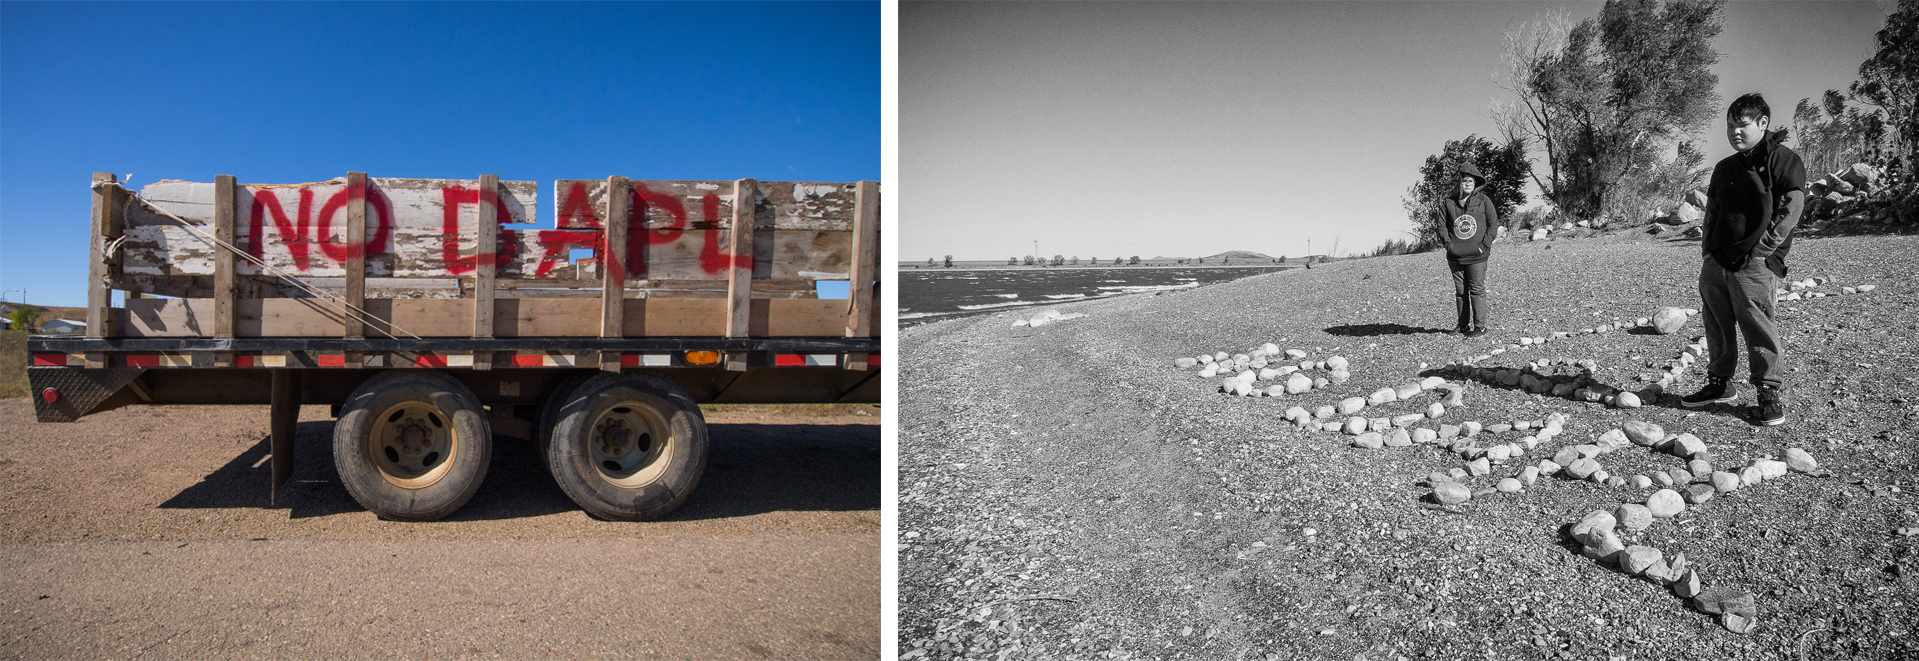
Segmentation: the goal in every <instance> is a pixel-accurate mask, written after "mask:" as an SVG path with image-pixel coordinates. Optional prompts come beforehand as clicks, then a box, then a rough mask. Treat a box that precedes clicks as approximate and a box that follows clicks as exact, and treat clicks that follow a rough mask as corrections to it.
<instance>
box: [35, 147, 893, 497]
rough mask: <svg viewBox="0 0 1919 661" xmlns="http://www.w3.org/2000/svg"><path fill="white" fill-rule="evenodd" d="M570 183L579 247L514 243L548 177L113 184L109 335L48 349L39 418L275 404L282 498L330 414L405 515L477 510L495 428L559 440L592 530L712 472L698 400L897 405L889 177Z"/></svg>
mask: <svg viewBox="0 0 1919 661" xmlns="http://www.w3.org/2000/svg"><path fill="white" fill-rule="evenodd" d="M554 190H555V192H556V200H558V203H557V204H555V214H554V219H555V220H554V222H555V228H554V229H551V230H544V229H541V230H509V229H502V228H503V227H504V226H505V225H506V224H508V223H531V222H533V219H534V218H535V217H536V214H537V209H538V186H537V185H536V184H535V183H534V182H501V181H499V180H498V178H497V177H493V176H490V175H489V176H482V177H479V178H477V179H473V180H437V179H369V178H367V177H366V176H365V175H364V174H363V173H358V172H354V173H349V174H348V175H347V176H346V177H343V178H336V179H334V180H329V181H324V182H316V183H306V184H271V185H239V184H236V183H235V182H234V179H233V178H232V177H230V176H226V175H221V176H219V177H216V178H215V181H214V182H213V183H211V184H204V183H192V182H177V181H163V182H159V183H156V184H152V185H149V186H147V187H146V188H145V189H144V192H143V193H138V194H136V193H134V192H133V191H131V190H128V189H126V188H124V187H122V186H121V185H120V184H119V183H118V181H117V179H116V178H115V177H114V176H113V175H112V174H110V173H95V174H94V185H93V221H92V225H93V241H92V243H91V246H92V250H91V251H90V270H89V294H88V307H87V310H88V314H87V321H88V324H87V333H86V336H85V337H79V336H46V335H41V336H33V337H31V338H29V340H28V342H27V350H28V352H29V354H30V355H31V358H30V362H29V367H28V379H29V383H30V384H31V391H32V397H33V403H34V411H35V415H36V418H37V419H38V420H39V421H40V422H66V421H72V420H75V419H78V418H80V417H82V416H85V415H89V414H92V413H97V412H101V411H106V410H110V409H115V408H120V407H124V406H132V405H146V404H154V405H191V404H266V405H269V406H270V407H271V423H270V427H271V429H270V435H271V443H270V445H271V448H272V450H271V452H272V454H271V457H272V465H273V486H272V488H273V491H274V494H275V495H276V496H277V494H278V491H279V489H280V488H281V486H283V485H284V484H285V483H286V481H287V479H288V478H289V477H291V475H292V473H293V466H292V459H293V456H294V453H293V429H294V425H295V422H297V420H298V417H299V410H300V406H301V405H309V404H324V405H328V406H329V407H330V410H331V411H332V412H333V415H334V416H335V418H336V422H335V425H334V435H333V436H334V437H333V456H334V463H335V465H336V468H337V469H338V471H339V474H340V478H341V482H342V483H343V485H344V486H345V487H346V488H347V490H348V491H349V492H350V493H351V494H352V496H353V497H354V499H355V500H357V501H358V502H360V504H361V505H363V506H365V507H367V509H369V510H372V511H373V512H375V513H377V514H379V515H380V516H382V517H386V518H390V519H397V520H416V521H417V520H432V519H437V518H440V517H443V516H446V515H447V514H451V513H452V512H453V511H455V510H457V509H458V508H459V507H460V506H461V505H463V504H465V503H466V501H467V500H468V499H470V498H471V497H472V495H473V494H474V492H475V491H476V490H477V489H478V488H479V485H480V481H481V479H482V477H483V476H484V475H485V473H486V468H487V464H488V463H489V461H490V459H491V455H492V449H491V448H492V443H493V439H494V437H495V436H496V435H497V436H501V437H506V438H515V439H523V440H527V441H534V442H538V443H539V445H540V450H541V454H542V455H543V456H544V457H545V459H546V463H547V468H548V469H549V471H550V472H551V473H552V474H553V477H554V479H555V481H556V482H558V483H559V485H560V487H561V488H562V489H563V490H564V491H565V492H566V493H567V495H568V496H569V497H571V498H573V500H574V501H575V502H577V503H579V504H580V505H581V507H582V508H584V509H585V510H586V511H588V512H589V513H591V514H594V515H596V516H600V517H603V518H608V519H616V520H649V519H655V518H658V517H661V516H664V515H666V514H667V513H669V512H671V511H672V510H673V509H674V508H675V507H678V506H679V504H680V503H682V502H684V501H685V499H686V497H687V495H688V494H689V493H690V492H691V491H692V489H693V488H694V487H695V485H697V484H698V481H699V477H700V474H701V473H702V472H703V471H704V469H705V464H706V446H707V434H706V426H705V422H704V418H703V417H702V415H701V413H700V408H699V405H700V404H703V403H832V402H849V403H850V402H871V403H876V402H878V401H879V400H880V380H879V369H878V368H879V365H880V356H879V351H880V339H879V336H878V331H877V329H878V327H879V324H878V321H879V316H878V312H877V310H876V309H874V301H875V300H876V299H875V292H876V290H877V287H878V286H879V285H878V272H877V270H876V269H875V265H877V264H878V263H879V259H878V232H879V219H878V195H879V190H878V184H877V183H876V182H870V181H864V182H858V183H819V182H765V183H762V182H758V181H756V180H752V179H741V180H735V181H727V182H710V181H633V180H628V179H626V178H623V177H609V178H607V179H606V180H560V181H556V182H555V185H554ZM740 200H752V201H753V203H752V204H735V202H736V201H740ZM290 209H291V211H290ZM694 209H697V210H699V211H698V213H694V212H693V211H692V210H694ZM316 211H317V213H315V212H316ZM369 211H371V212H372V213H371V214H369V213H368V212H369ZM696 217H697V220H696V219H695V218H696ZM199 224H204V227H202V226H201V225H199ZM481 246H487V247H488V248H489V249H486V250H482V249H481V248H480V247H481ZM588 251H590V254H591V255H592V256H591V257H582V258H576V257H574V253H575V252H579V253H581V254H582V255H584V254H586V253H587V252H588ZM835 280H844V281H847V282H848V283H849V284H848V291H847V294H846V298H844V299H839V298H830V297H828V298H822V297H821V296H820V291H822V289H823V288H822V286H821V285H820V284H819V283H822V282H832V281H835ZM115 290H118V291H122V292H126V298H125V300H124V302H123V304H122V305H121V306H118V307H115V306H113V305H111V302H112V291H115Z"/></svg>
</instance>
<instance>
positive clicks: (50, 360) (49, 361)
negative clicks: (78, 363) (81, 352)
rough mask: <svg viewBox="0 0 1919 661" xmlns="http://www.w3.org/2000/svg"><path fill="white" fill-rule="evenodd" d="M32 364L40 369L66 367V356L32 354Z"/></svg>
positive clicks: (61, 354) (58, 354)
mask: <svg viewBox="0 0 1919 661" xmlns="http://www.w3.org/2000/svg"><path fill="white" fill-rule="evenodd" d="M33 364H34V365H38V366H41V367H66V366H67V355H66V354H64V353H36V354H33Z"/></svg>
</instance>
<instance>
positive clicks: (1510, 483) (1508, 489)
mask: <svg viewBox="0 0 1919 661" xmlns="http://www.w3.org/2000/svg"><path fill="white" fill-rule="evenodd" d="M1522 487H1523V485H1521V484H1520V483H1519V480H1517V479H1514V478H1510V477H1508V478H1505V479H1502V480H1500V481H1499V485H1498V486H1497V487H1495V488H1497V489H1499V492H1500V493H1516V492H1518V491H1519V490H1520V489H1521V488H1522Z"/></svg>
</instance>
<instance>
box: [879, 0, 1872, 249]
mask: <svg viewBox="0 0 1919 661" xmlns="http://www.w3.org/2000/svg"><path fill="white" fill-rule="evenodd" d="M1601 6H1602V5H1601V3H1599V2H1533V1H1527V2H1352V1H1346V2H1250V3H1178V2H1162V3H1107V2H1070V3H1000V2H984V3H947V2H934V3H906V4H903V5H901V9H900V28H899V30H900V56H899V57H900V138H899V140H900V143H899V150H900V179H901V181H902V182H903V183H904V184H905V185H907V186H908V187H910V190H909V191H908V192H907V193H906V194H905V195H903V196H902V197H901V200H900V205H901V209H900V214H899V218H900V223H899V230H898V234H899V237H900V242H899V247H900V251H899V258H900V259H901V260H902V261H916V262H924V261H925V260H926V259H927V258H929V257H933V258H938V257H941V256H943V255H949V254H950V255H953V256H954V258H956V259H966V260H1002V261H1003V260H1005V259H1006V258H1007V257H1012V256H1023V255H1026V254H1028V253H1030V252H1032V250H1033V249H1032V245H1033V241H1035V240H1037V241H1039V250H1040V253H1041V255H1042V256H1051V255H1055V254H1058V255H1063V256H1067V257H1071V256H1074V255H1077V256H1079V257H1099V258H1101V259H1111V258H1113V257H1119V256H1131V255H1138V256H1140V257H1142V258H1145V257H1152V256H1156V255H1164V256H1184V257H1195V256H1202V255H1212V254H1217V253H1220V252H1224V251H1227V250H1235V249H1239V250H1253V251H1258V252H1263V253H1266V254H1268V255H1272V256H1276V257H1277V256H1281V255H1288V256H1294V257H1297V256H1300V255H1305V254H1307V250H1308V247H1309V246H1310V248H1311V250H1312V252H1313V253H1321V254H1323V253H1326V252H1329V250H1330V249H1331V248H1332V246H1333V243H1334V241H1338V242H1339V244H1338V245H1339V250H1340V252H1342V253H1349V254H1350V253H1352V252H1361V251H1365V250H1368V249H1370V248H1372V247H1374V246H1377V245H1379V244H1380V243H1382V242H1384V241H1386V240H1387V239H1391V238H1395V237H1402V236H1405V232H1406V231H1407V230H1409V229H1411V224H1410V222H1409V221H1408V220H1407V218H1406V214H1405V212H1404V211H1403V210H1402V208H1401V206H1400V198H1401V197H1402V196H1403V195H1404V194H1405V192H1406V188H1407V187H1408V186H1411V185H1412V184H1413V183H1414V182H1415V181H1417V180H1418V178H1419V173H1418V169H1419V166H1420V164H1421V163H1422V162H1424V160H1425V158H1426V157H1427V156H1428V155H1431V154H1436V153H1439V151H1440V149H1441V148H1442V147H1443V146H1444V145H1445V143H1446V141H1448V140H1456V139H1460V138H1464V137H1466V136H1467V135H1468V134H1478V135H1481V136H1495V135H1497V132H1498V129H1497V127H1496V126H1495V124H1494V122H1493V120H1492V119H1491V118H1490V116H1489V108H1490V106H1491V104H1492V101H1493V99H1495V98H1500V97H1504V96H1506V95H1505V93H1504V92H1502V91H1501V90H1500V89H1499V88H1497V87H1495V86H1494V85H1493V83H1492V81H1491V75H1492V74H1493V73H1494V72H1495V71H1497V70H1499V69H1500V68H1501V51H1502V48H1503V46H1504V35H1505V33H1506V31H1507V30H1508V29H1509V28H1511V27H1514V26H1517V25H1519V24H1521V23H1523V22H1525V21H1527V20H1529V19H1532V18H1534V17H1536V16H1539V15H1541V14H1542V13H1544V12H1547V11H1554V10H1563V11H1566V12H1568V13H1569V14H1570V15H1571V17H1572V18H1573V19H1574V20H1579V19H1583V18H1587V17H1591V16H1596V15H1598V13H1599V10H1600V7H1601ZM1893 6H1894V5H1893V3H1892V2H1890V0H1875V1H1867V2H1732V3H1729V4H1728V5H1727V6H1726V12H1725V31H1724V32H1723V33H1721V34H1720V36H1719V38H1718V39H1717V40H1716V41H1715V42H1714V46H1715V47H1716V48H1717V49H1718V50H1719V52H1720V53H1721V59H1720V61H1719V64H1718V65H1717V66H1715V67H1714V71H1715V72H1716V73H1718V74H1719V85H1718V89H1717V92H1718V93H1719V96H1720V103H1722V104H1724V103H1730V102H1731V101H1732V99H1733V98H1736V97H1737V96H1739V95H1740V94H1744V93H1746V92H1760V93H1762V94H1764V95H1765V96H1766V98H1767V99H1768V100H1769V101H1770V104H1771V106H1772V108H1773V114H1774V118H1775V119H1780V118H1785V119H1787V120H1790V117H1791V113H1792V108H1793V104H1794V103H1796V102H1797V101H1798V100H1799V99H1801V98H1805V97H1814V98H1817V97H1818V96H1819V95H1820V94H1821V93H1822V92H1824V91H1825V90H1827V89H1845V87H1846V85H1847V84H1848V83H1850V82H1852V80H1853V79H1854V78H1855V77H1856V76H1857V72H1858V69H1859V63H1860V62H1862V61H1864V60H1865V59H1866V58H1867V57H1868V56H1870V55H1871V54H1872V50H1873V33H1874V32H1875V31H1877V30H1879V28H1880V27H1881V26H1883V25H1884V24H1885V17H1886V15H1887V14H1889V13H1890V12H1891V10H1892V8H1893ZM1721 107H1724V106H1723V105H1722V106H1721ZM1699 137H1700V138H1702V139H1704V140H1705V143H1704V147H1705V150H1704V151H1705V153H1706V155H1707V157H1708V158H1709V159H1712V160H1717V159H1719V158H1722V157H1724V156H1726V155H1727V154H1730V153H1731V151H1732V150H1731V148H1730V147H1728V146H1727V145H1726V140H1725V137H1724V131H1723V128H1720V129H1713V130H1709V131H1707V132H1705V133H1704V134H1702V135H1700V136H1699ZM1535 160H1537V159H1535Z"/></svg>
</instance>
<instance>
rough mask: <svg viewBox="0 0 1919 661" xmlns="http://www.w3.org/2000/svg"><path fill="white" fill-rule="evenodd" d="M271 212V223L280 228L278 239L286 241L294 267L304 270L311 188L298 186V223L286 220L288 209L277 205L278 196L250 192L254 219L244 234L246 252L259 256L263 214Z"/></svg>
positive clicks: (311, 198) (305, 268) (262, 236)
mask: <svg viewBox="0 0 1919 661" xmlns="http://www.w3.org/2000/svg"><path fill="white" fill-rule="evenodd" d="M267 212H271V213H272V214H273V226H274V228H275V229H278V230H279V231H280V241H282V242H283V243H285V244H286V247H287V252H288V253H289V254H291V255H293V267H294V268H296V269H299V270H302V271H305V270H307V267H308V264H307V226H308V225H309V224H310V223H311V221H312V219H313V191H312V189H307V188H302V189H300V208H299V219H300V220H299V225H297V226H296V225H294V224H293V223H291V222H288V220H287V212H286V210H285V209H283V208H281V207H280V198H279V197H278V196H276V195H274V194H273V191H272V190H262V191H255V192H254V193H253V219H252V222H251V223H250V224H249V230H250V231H249V232H248V234H247V254H248V255H252V256H253V258H254V259H260V252H261V244H262V243H264V242H265V235H266V226H265V225H266V223H265V219H264V218H262V215H263V214H264V213H267Z"/></svg>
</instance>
